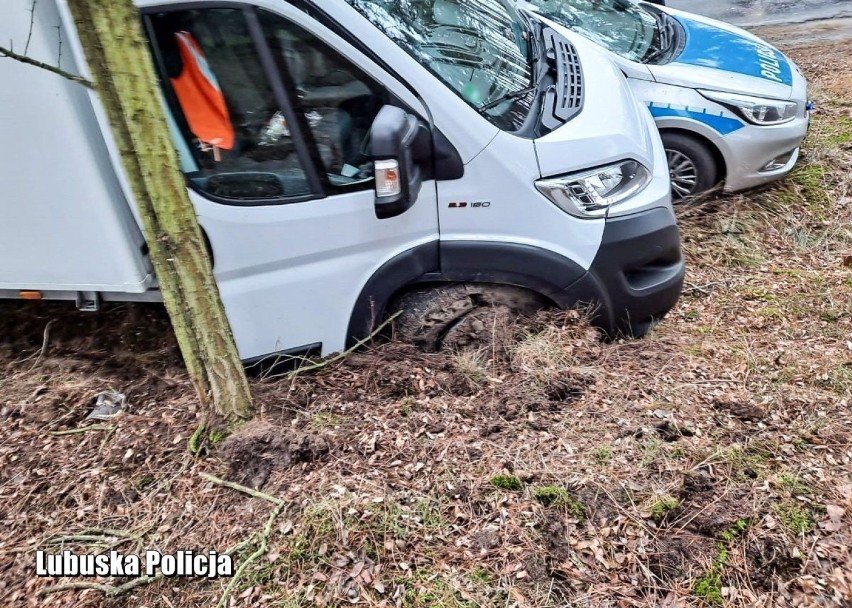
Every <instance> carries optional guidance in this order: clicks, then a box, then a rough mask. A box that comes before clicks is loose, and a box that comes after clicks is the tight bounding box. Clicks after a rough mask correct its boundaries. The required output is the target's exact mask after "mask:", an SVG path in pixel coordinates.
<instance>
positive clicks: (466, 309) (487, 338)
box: [390, 283, 549, 352]
mask: <svg viewBox="0 0 852 608" xmlns="http://www.w3.org/2000/svg"><path fill="white" fill-rule="evenodd" d="M548 305H549V302H548V300H547V299H546V298H545V297H543V296H541V295H539V294H537V293H535V292H532V291H529V290H527V289H523V288H521V287H514V286H511V285H493V284H488V283H453V284H448V285H434V286H430V287H424V288H420V289H415V290H412V291H408V292H406V293H404V294H403V295H401V296H400V297H398V298H396V299H395V300H394V302H392V303H391V306H390V313H391V314H394V313H395V312H397V311H401V314H400V316H399V317H397V318H396V320H395V321H394V336H395V337H396V338H397V339H400V340H403V341H407V342H412V343H414V344H415V345H417V346H418V347H419V348H421V349H423V350H425V351H427V352H435V351H438V350H441V349H447V350H461V349H465V348H478V347H482V346H484V345H486V344H489V343H491V342H492V341H493V339H494V334H495V332H496V331H500V332H502V331H504V329H505V328H506V327H509V326H511V325H512V324H513V322H514V320H515V319H516V318H517V317H518V316H521V315H531V314H533V313H535V312H537V311H539V310H541V309H543V308H546V307H548Z"/></svg>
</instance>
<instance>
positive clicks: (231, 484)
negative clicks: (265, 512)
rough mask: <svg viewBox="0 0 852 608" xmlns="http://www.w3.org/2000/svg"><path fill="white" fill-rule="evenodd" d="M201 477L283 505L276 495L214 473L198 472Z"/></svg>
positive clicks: (218, 484) (280, 505)
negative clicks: (225, 478) (219, 476)
mask: <svg viewBox="0 0 852 608" xmlns="http://www.w3.org/2000/svg"><path fill="white" fill-rule="evenodd" d="M199 475H201V477H202V478H204V479H206V480H207V481H209V482H210V483H215V484H216V485H217V486H222V487H225V488H230V489H232V490H236V491H237V492H242V493H243V494H248V495H249V496H254V497H255V498H262V499H263V500H268V501H269V502H271V503H272V504H274V505H277V506H279V507H283V506H284V504H285V503H284V501H283V500H282V499H280V498H278V497H277V496H272V495H271V494H266V493H265V492H260V491H258V490H253V489H251V488H250V487H248V486H244V485H242V484H239V483H235V482H233V481H226V480H224V479H219V478H218V477H216V476H214V475H210V474H209V473H199Z"/></svg>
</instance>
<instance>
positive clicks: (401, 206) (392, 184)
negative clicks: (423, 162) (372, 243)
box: [370, 105, 423, 219]
mask: <svg viewBox="0 0 852 608" xmlns="http://www.w3.org/2000/svg"><path fill="white" fill-rule="evenodd" d="M420 131H421V129H420V123H419V121H418V119H417V118H416V117H415V116H412V115H411V114H409V113H407V112H406V111H405V110H402V109H401V108H397V107H395V106H388V105H386V106H384V107H382V109H381V110H379V113H378V115H377V116H376V119H375V120H374V121H373V126H372V128H371V129H370V142H371V151H372V157H373V163H374V165H375V175H376V217H377V218H379V219H387V218H391V217H396V216H397V215H400V214H401V213H404V212H405V211H407V210H408V209H410V208H411V206H412V205H414V203H415V201H416V200H417V195H418V194H420V188H421V186H422V185H423V178H422V173H421V171H420V167H418V166H417V163H416V162H415V160H414V159H415V154H414V149H415V143H416V140H417V139H418V138H417V136H418V133H419V132H420Z"/></svg>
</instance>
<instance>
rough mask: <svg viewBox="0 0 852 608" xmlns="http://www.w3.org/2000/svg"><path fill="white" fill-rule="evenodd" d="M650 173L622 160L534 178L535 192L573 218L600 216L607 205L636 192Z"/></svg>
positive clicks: (606, 209)
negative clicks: (582, 169)
mask: <svg viewBox="0 0 852 608" xmlns="http://www.w3.org/2000/svg"><path fill="white" fill-rule="evenodd" d="M650 181H651V172H650V171H648V169H647V168H646V167H645V166H644V165H642V164H641V163H638V162H636V161H635V160H624V161H621V162H618V163H615V164H612V165H607V166H605V167H599V168H597V169H590V170H588V171H583V172H581V173H569V174H568V175H563V176H560V177H549V178H546V179H540V180H538V181H536V183H535V187H536V188H538V191H539V192H541V193H542V194H543V195H545V196H546V197H547V198H549V199H550V200H551V201H553V202H554V203H555V204H556V205H557V206H558V207H559V208H560V209H562V210H563V211H565V212H566V213H570V214H571V215H575V216H577V217H604V216H606V214H607V212H608V210H609V208H610V207H613V206H615V205H617V204H619V203H621V202H624V201H626V200H627V199H629V198H630V197H631V196H633V195H635V194H637V193H639V192H640V191H641V190H642V189H643V188H645V186H647V185H648V183H649V182H650Z"/></svg>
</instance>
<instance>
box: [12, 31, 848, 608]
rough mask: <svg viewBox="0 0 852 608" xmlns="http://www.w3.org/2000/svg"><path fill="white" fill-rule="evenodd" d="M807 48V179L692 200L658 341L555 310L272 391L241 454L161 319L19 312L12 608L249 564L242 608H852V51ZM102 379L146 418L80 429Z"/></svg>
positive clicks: (77, 601) (209, 587) (165, 585)
mask: <svg viewBox="0 0 852 608" xmlns="http://www.w3.org/2000/svg"><path fill="white" fill-rule="evenodd" d="M791 53H792V55H793V56H794V58H795V59H796V60H797V61H798V62H799V64H800V65H801V66H802V68H803V69H804V70H805V71H806V73H807V75H808V77H809V78H810V80H811V81H812V83H813V93H814V96H815V97H816V99H817V101H818V104H819V108H820V109H819V113H818V114H817V115H816V118H815V122H814V124H813V127H812V132H811V134H810V137H809V142H808V147H807V150H806V151H805V155H804V159H803V161H802V163H801V165H800V167H799V168H798V169H797V171H796V173H795V174H794V175H793V176H792V177H791V178H790V179H789V180H787V181H786V182H785V183H783V184H780V185H776V186H773V187H770V188H767V189H765V190H763V191H760V192H752V193H748V194H745V195H741V196H729V197H719V198H712V199H709V200H705V201H698V202H694V203H690V204H688V205H685V206H682V207H681V208H680V209H679V210H678V213H679V215H680V219H681V227H682V231H683V237H684V249H685V253H686V257H687V260H688V263H689V276H688V279H687V286H686V289H685V292H684V295H683V298H682V300H681V302H680V304H679V305H678V306H677V307H676V309H675V310H673V311H672V313H671V314H670V315H669V317H668V318H667V319H666V320H665V322H664V323H663V324H661V325H660V326H659V327H658V328H657V329H656V330H655V331H654V333H653V334H652V335H651V336H649V337H648V338H647V339H643V340H639V341H628V342H618V343H614V344H607V343H602V342H601V341H600V340H599V338H598V336H597V334H596V333H595V332H594V331H592V330H590V329H588V328H587V327H586V326H585V324H584V323H583V321H582V320H581V319H580V318H579V315H576V314H556V313H544V314H541V315H539V316H538V317H536V318H535V319H531V320H526V321H522V322H518V323H517V324H515V325H513V326H512V327H510V328H508V329H506V330H505V331H503V330H501V331H495V332H494V333H495V340H494V343H493V344H492V345H491V346H490V347H488V348H486V349H483V350H481V351H479V352H476V353H469V352H467V353H464V352H463V353H455V354H454V353H449V354H424V353H420V352H418V351H416V350H414V349H412V348H410V347H408V346H406V345H402V344H397V343H391V344H385V345H379V346H375V347H370V348H366V349H363V350H362V351H361V352H359V353H357V354H354V355H352V356H350V357H349V358H347V359H346V360H345V361H343V362H342V363H338V364H335V365H332V366H329V367H327V368H325V369H322V370H320V371H319V372H315V373H311V374H304V375H301V376H298V377H296V378H295V379H290V380H283V381H282V380H277V381H274V380H269V379H267V380H256V381H255V382H254V384H253V389H254V392H255V395H256V402H257V405H258V408H259V412H258V415H257V417H256V419H255V420H253V421H251V422H250V423H248V424H246V425H245V426H244V427H243V428H241V429H239V430H237V431H236V432H235V433H233V434H232V435H231V436H229V437H227V438H225V437H224V436H222V435H221V434H220V433H217V432H212V433H209V432H206V431H205V432H204V433H202V434H198V433H196V431H197V429H198V425H199V420H200V413H199V411H198V408H197V404H196V401H195V398H194V395H193V392H192V388H191V386H190V384H189V382H188V381H187V378H186V376H185V373H184V371H183V370H182V368H181V366H180V365H179V362H178V361H179V354H178V352H177V350H176V347H175V346H174V344H173V342H172V340H171V339H170V338H169V337H168V336H169V328H168V323H167V321H166V319H165V318H164V315H163V313H162V311H161V310H160V309H159V308H157V307H146V306H129V305H126V306H112V307H110V308H109V309H108V310H107V311H106V312H104V313H102V314H100V315H98V316H87V315H83V314H79V313H76V312H69V311H68V309H67V306H66V305H33V304H31V303H27V304H26V305H24V304H8V303H7V304H3V305H2V307H0V311H2V314H0V330H2V341H0V421H2V425H0V526H2V532H0V605H2V606H10V607H11V606H36V605H38V606H78V607H85V606H109V607H118V606H148V607H160V606H166V607H172V606H181V607H189V606H214V605H216V604H217V602H220V598H222V597H223V594H224V593H225V589H226V586H227V585H228V582H229V581H228V580H226V579H220V580H215V581H208V580H195V579H170V580H160V581H156V582H154V583H152V584H149V585H144V586H139V587H136V588H134V589H132V590H130V591H128V592H127V593H125V594H122V595H119V596H116V597H111V598H110V597H106V596H105V595H104V593H103V592H102V590H94V589H89V590H71V591H64V592H60V593H52V594H48V595H45V596H39V595H38V593H39V592H40V591H43V590H44V589H45V588H46V587H49V586H51V585H55V584H57V583H63V582H70V581H68V580H64V579H59V580H50V579H44V578H37V577H36V576H35V574H34V551H35V549H36V548H42V549H46V550H50V551H59V550H61V549H62V548H73V549H74V550H75V551H78V552H83V551H104V550H108V549H109V548H116V549H118V550H120V551H123V552H128V553H132V552H139V551H143V550H144V549H149V548H150V549H160V550H163V551H175V550H178V549H193V550H196V551H199V550H207V549H216V550H218V551H225V550H226V549H228V548H233V547H237V549H236V551H235V553H234V555H235V558H236V564H237V565H238V566H239V565H240V564H243V563H246V561H247V560H249V557H250V556H252V555H253V554H255V555H256V556H257V557H258V559H255V560H254V561H249V565H248V567H247V568H246V569H245V571H244V573H243V575H242V576H241V577H240V578H239V580H238V581H237V583H236V584H235V585H234V588H233V589H232V591H233V593H231V594H230V597H226V598H225V601H222V602H221V603H222V604H224V605H230V606H270V607H272V606H279V607H291V606H292V607H295V606H314V605H316V606H335V605H345V604H349V603H352V604H358V605H365V606H408V607H419V606H445V607H459V608H461V607H468V608H470V607H475V606H531V607H545V606H554V607H555V606H601V607H603V606H619V607H629V606H648V607H651V606H654V607H663V606H670V607H675V606H703V605H711V606H844V605H845V606H850V605H852V556H850V548H852V529H850V520H851V519H850V518H852V478H850V469H851V467H850V460H852V413H851V412H850V402H852V295H850V294H852V267H850V264H852V261H850V260H849V259H848V257H846V259H845V265H844V256H849V255H852V189H850V185H852V178H850V176H849V169H850V167H852V58H850V53H849V46H848V43H847V44H838V45H829V46H820V47H811V48H807V47H804V48H797V49H793V50H792V51H791ZM43 345H46V347H45V348H44V349H43V348H42V347H43ZM104 390H118V391H121V392H124V393H126V394H127V396H128V401H129V403H130V405H131V409H130V411H129V412H128V413H126V414H123V415H121V416H119V417H118V418H117V419H115V420H114V421H111V422H108V423H99V424H97V425H95V426H92V425H91V424H89V423H83V418H84V417H85V416H86V414H87V413H88V412H89V411H90V409H91V406H92V402H93V398H94V396H95V395H96V394H97V393H99V392H101V391H104ZM83 429H87V430H85V432H76V431H82V430H83ZM69 431H73V432H69ZM194 433H195V434H196V437H195V439H194V440H192V441H191V437H192V436H193V434H194ZM189 443H192V444H193V445H194V446H195V447H197V448H199V450H200V451H199V454H197V455H196V456H193V455H192V454H191V453H190V451H189V450H188V444H189ZM200 473H209V474H213V475H216V476H219V477H223V478H227V479H230V480H232V481H234V482H237V483H240V484H244V485H246V486H251V487H253V488H259V489H261V490H262V491H263V492H264V493H266V494H268V495H271V496H274V497H279V498H280V499H282V500H283V507H282V508H281V509H280V514H279V515H278V516H277V517H276V518H275V519H274V520H272V525H271V527H270V528H269V529H268V532H269V534H268V538H266V541H267V542H265V544H264V542H263V541H264V539H263V538H261V537H262V536H263V535H262V534H261V533H262V532H263V530H264V527H265V526H266V524H267V522H268V521H270V514H271V513H272V511H273V509H275V508H276V507H275V505H273V504H272V503H270V502H269V501H267V500H265V499H263V498H254V497H249V496H246V495H245V494H242V493H240V492H237V491H234V490H232V489H228V488H224V487H222V486H220V485H217V484H214V483H211V482H209V481H208V480H206V479H204V478H202V477H201V475H200ZM258 549H260V551H258ZM90 582H95V583H99V584H104V585H108V586H111V587H115V586H118V585H121V584H123V583H125V582H127V581H126V580H95V581H90Z"/></svg>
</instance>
